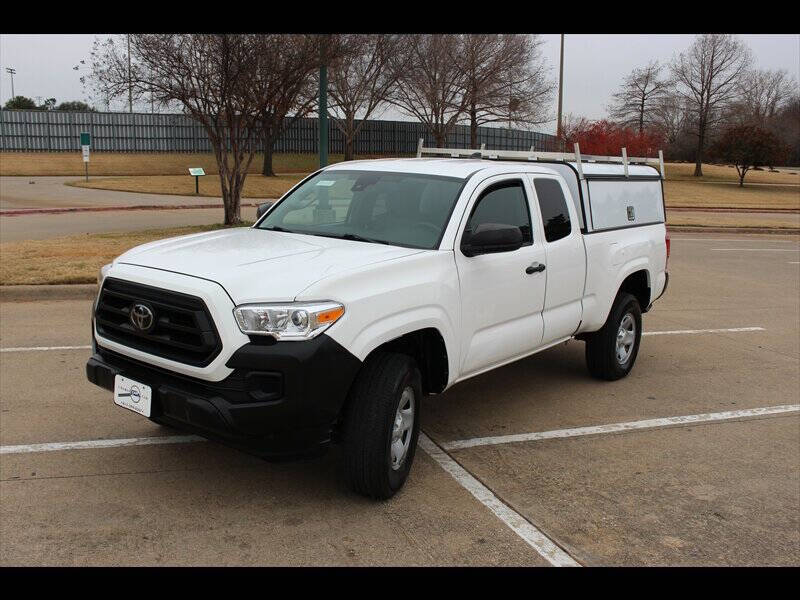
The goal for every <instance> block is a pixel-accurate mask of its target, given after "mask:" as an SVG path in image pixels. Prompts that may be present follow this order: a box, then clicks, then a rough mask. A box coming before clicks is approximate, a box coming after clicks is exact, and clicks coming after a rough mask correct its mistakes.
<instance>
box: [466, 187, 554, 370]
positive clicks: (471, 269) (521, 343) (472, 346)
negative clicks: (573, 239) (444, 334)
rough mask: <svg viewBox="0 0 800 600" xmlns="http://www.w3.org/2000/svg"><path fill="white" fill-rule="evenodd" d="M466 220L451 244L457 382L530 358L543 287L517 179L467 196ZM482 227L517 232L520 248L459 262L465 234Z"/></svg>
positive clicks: (539, 243) (528, 210)
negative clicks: (456, 292) (456, 283)
mask: <svg viewBox="0 0 800 600" xmlns="http://www.w3.org/2000/svg"><path fill="white" fill-rule="evenodd" d="M466 214H467V215H468V218H467V219H466V220H465V222H464V225H462V229H461V231H460V232H459V235H458V236H457V237H456V244H455V257H456V265H457V267H458V275H459V279H460V283H461V331H462V342H461V343H462V347H461V356H462V362H461V375H462V377H463V376H469V375H474V374H477V373H479V372H480V371H484V370H487V369H489V368H491V367H493V366H495V365H498V364H500V363H503V362H507V361H509V360H511V359H514V358H516V357H520V356H523V355H525V354H528V353H531V352H533V351H534V350H535V349H536V348H537V347H538V346H539V345H540V344H541V341H542V333H543V322H542V309H543V307H544V297H545V282H546V278H545V272H544V271H543V270H541V265H544V263H545V250H544V245H543V240H540V239H538V238H539V234H538V231H539V230H538V227H536V228H534V227H532V225H531V224H532V223H537V222H538V221H537V219H538V216H537V209H536V206H535V205H534V203H531V202H529V199H528V194H527V193H526V188H525V184H524V182H523V178H522V176H509V175H502V176H497V177H492V178H490V179H487V180H486V181H484V182H483V183H482V184H481V185H480V186H478V188H477V189H476V190H475V192H474V193H473V196H472V198H471V199H470V204H469V205H468V207H467V213H466ZM532 215H533V219H532V218H531V216H532ZM484 223H496V224H503V225H514V226H517V227H519V228H520V230H521V231H522V235H523V245H522V247H521V248H519V249H517V250H513V251H508V252H497V253H492V254H481V255H478V256H472V257H469V256H465V255H464V253H463V252H462V250H461V248H462V241H463V239H464V235H465V233H467V237H468V236H469V233H471V232H472V231H474V230H475V228H476V227H477V226H478V225H480V224H484ZM535 238H536V239H535Z"/></svg>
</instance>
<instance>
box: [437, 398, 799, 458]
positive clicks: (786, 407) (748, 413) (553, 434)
mask: <svg viewBox="0 0 800 600" xmlns="http://www.w3.org/2000/svg"><path fill="white" fill-rule="evenodd" d="M798 411H800V404H782V405H780V406H766V407H761V408H748V409H744V410H730V411H725V412H718V413H703V414H699V415H685V416H677V417H665V418H662V419H646V420H644V421H629V422H627V423H609V424H608V425H595V426H591V427H575V428H572V429H555V430H552V431H540V432H535V433H516V434H511V435H498V436H491V437H481V438H472V439H468V440H456V441H453V442H445V443H444V444H442V448H444V449H445V450H463V449H464V448H474V447H476V446H495V445H498V444H511V443H514V442H535V441H539V440H552V439H557V438H571V437H580V436H584V435H598V434H603V433H620V432H624V431H636V430H640V429H658V428H661V427H669V426H672V425H686V424H689V423H705V422H710V421H729V420H732V419H741V418H744V417H759V416H763V415H777V414H782V413H793V412H798Z"/></svg>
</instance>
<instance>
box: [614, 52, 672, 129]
mask: <svg viewBox="0 0 800 600" xmlns="http://www.w3.org/2000/svg"><path fill="white" fill-rule="evenodd" d="M662 70H663V67H662V66H661V65H659V64H658V61H652V62H650V63H648V64H647V65H646V66H645V67H642V68H638V69H634V70H633V71H632V72H631V73H630V75H628V76H627V77H626V78H625V81H624V82H623V84H622V85H621V86H620V88H619V90H618V91H617V92H615V93H614V95H613V96H612V98H613V102H612V103H611V105H610V106H609V107H608V112H609V116H610V117H611V118H612V119H613V120H615V121H617V122H618V123H620V124H621V125H627V126H631V127H636V128H637V130H638V131H639V133H640V134H641V133H642V132H644V129H645V127H647V126H650V125H652V124H653V123H654V122H655V121H656V120H657V116H656V110H657V108H658V106H659V103H661V102H662V101H663V100H664V99H665V98H666V97H667V95H668V90H669V88H670V86H671V82H670V81H668V80H666V79H664V78H663V77H662V76H661V71H662Z"/></svg>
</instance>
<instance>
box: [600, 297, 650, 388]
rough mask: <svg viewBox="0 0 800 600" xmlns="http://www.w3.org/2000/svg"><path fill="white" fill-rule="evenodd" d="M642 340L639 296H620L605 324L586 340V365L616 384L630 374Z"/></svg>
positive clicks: (601, 377)
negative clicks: (615, 381)
mask: <svg viewBox="0 0 800 600" xmlns="http://www.w3.org/2000/svg"><path fill="white" fill-rule="evenodd" d="M641 338H642V309H641V307H640V306H639V301H638V300H637V299H636V297H635V296H632V295H631V294H628V293H625V292H622V293H620V294H619V295H618V296H617V298H616V300H615V301H614V305H613V306H612V307H611V312H610V313H609V315H608V319H607V320H606V323H605V325H603V328H602V329H600V330H599V331H596V332H594V333H592V334H590V335H589V336H587V337H586V366H587V367H588V369H589V373H591V374H592V376H593V377H597V378H598V379H605V380H607V381H614V380H616V379H620V378H622V377H625V376H626V375H627V374H628V373H630V371H631V369H632V368H633V365H634V363H635V362H636V355H637V354H638V353H639V342H640V340H641Z"/></svg>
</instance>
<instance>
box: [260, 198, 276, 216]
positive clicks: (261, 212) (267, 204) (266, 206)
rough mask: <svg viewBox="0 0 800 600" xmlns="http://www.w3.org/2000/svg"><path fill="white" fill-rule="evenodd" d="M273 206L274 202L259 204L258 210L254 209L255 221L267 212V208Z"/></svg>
mask: <svg viewBox="0 0 800 600" xmlns="http://www.w3.org/2000/svg"><path fill="white" fill-rule="evenodd" d="M273 204H275V203H274V202H265V203H264V204H259V205H258V208H257V209H256V219H260V218H261V215H263V214H264V213H265V212H267V211H268V210H269V208H270V207H271V206H272V205H273Z"/></svg>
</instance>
